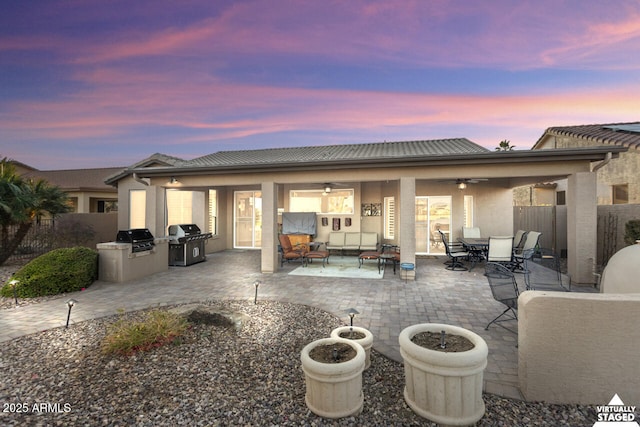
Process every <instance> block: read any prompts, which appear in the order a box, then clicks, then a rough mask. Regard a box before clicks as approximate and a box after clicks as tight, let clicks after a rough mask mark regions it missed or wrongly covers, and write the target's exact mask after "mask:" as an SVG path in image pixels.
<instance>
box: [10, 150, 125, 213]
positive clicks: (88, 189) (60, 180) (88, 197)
mask: <svg viewBox="0 0 640 427" xmlns="http://www.w3.org/2000/svg"><path fill="white" fill-rule="evenodd" d="M11 163H12V164H13V165H14V166H15V167H16V172H17V173H18V175H21V176H22V177H23V178H25V179H44V180H45V181H47V182H48V183H49V184H51V185H55V186H57V187H60V189H61V190H63V191H64V192H65V193H67V196H68V197H69V200H70V202H71V205H72V208H73V209H72V211H71V212H72V213H108V212H116V211H117V210H118V191H117V190H116V189H115V188H113V186H111V185H107V184H105V182H104V180H105V179H106V178H107V177H109V176H111V175H113V174H114V173H116V172H119V171H122V170H123V169H125V167H115V168H96V169H67V170H48V171H41V170H38V169H35V168H32V167H31V166H28V165H25V164H24V163H20V162H17V161H12V162H11Z"/></svg>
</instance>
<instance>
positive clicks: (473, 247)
mask: <svg viewBox="0 0 640 427" xmlns="http://www.w3.org/2000/svg"><path fill="white" fill-rule="evenodd" d="M458 242H460V243H461V244H462V246H464V248H465V249H466V251H467V252H469V261H470V262H471V267H470V268H469V271H471V270H473V268H474V267H475V266H476V264H477V263H479V262H481V261H482V260H484V259H485V258H486V254H487V252H488V251H489V238H488V237H459V238H458Z"/></svg>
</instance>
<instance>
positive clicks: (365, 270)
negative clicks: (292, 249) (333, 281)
mask: <svg viewBox="0 0 640 427" xmlns="http://www.w3.org/2000/svg"><path fill="white" fill-rule="evenodd" d="M289 275H291V276H310V277H340V278H347V279H382V277H383V276H384V267H381V268H380V273H378V262H377V261H376V260H365V261H364V264H363V265H362V267H361V268H358V257H347V256H345V257H341V256H331V257H330V258H329V264H325V265H324V267H323V266H322V260H319V259H316V260H313V262H312V263H310V264H308V265H307V266H306V267H298V268H296V269H295V270H293V271H292V272H290V273H289Z"/></svg>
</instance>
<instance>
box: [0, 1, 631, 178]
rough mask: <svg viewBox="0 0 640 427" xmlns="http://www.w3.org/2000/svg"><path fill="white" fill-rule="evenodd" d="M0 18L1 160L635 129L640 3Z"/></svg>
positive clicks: (152, 4)
mask: <svg viewBox="0 0 640 427" xmlns="http://www.w3.org/2000/svg"><path fill="white" fill-rule="evenodd" d="M1 11H2V12H1V13H0V156H1V157H5V156H7V157H10V158H12V159H15V160H18V161H21V162H23V163H26V164H28V165H31V166H34V167H36V168H39V169H43V170H46V169H67V168H84V167H111V166H125V165H129V164H132V163H134V162H136V161H139V160H142V159H143V158H146V157H148V156H149V155H151V154H153V153H155V152H160V153H165V154H169V155H174V156H177V157H181V158H185V159H191V158H194V157H197V156H201V155H204V154H209V153H213V152H216V151H220V150H235V149H253V148H267V147H287V146H299V145H325V144H345V143H363V142H379V141H385V140H386V141H400V140H413V139H437V138H456V137H466V138H469V139H470V140H472V141H474V142H477V143H479V144H481V145H484V146H486V147H488V148H491V149H493V148H494V147H496V146H497V145H498V143H499V142H500V141H501V140H503V139H508V140H510V141H511V144H512V145H515V146H516V147H517V148H530V147H531V146H532V145H533V144H534V143H535V142H536V140H537V139H538V138H539V137H540V136H541V135H542V133H543V132H544V130H545V129H546V128H547V127H550V126H562V125H579V124H589V123H611V122H626V121H636V120H639V119H640V115H639V114H638V111H639V107H640V70H639V69H640V2H638V0H628V1H625V0H612V1H607V2H605V1H600V0H566V1H557V0H536V1H521V0H520V1H519V0H513V1H505V0H478V1H467V0H459V1H449V0H431V1H426V0H416V1H407V0H403V1H393V0H382V1H360V0H349V1H344V0H343V1H328V0H323V1H295V0H286V1H285V0H273V1H266V0H265V1H238V0H234V1H213V0H181V1H164V0H136V1H131V0H110V1H103V0H95V1H90V0H67V1H55V0H42V1H35V0H33V1H11V2H3V4H2V8H1Z"/></svg>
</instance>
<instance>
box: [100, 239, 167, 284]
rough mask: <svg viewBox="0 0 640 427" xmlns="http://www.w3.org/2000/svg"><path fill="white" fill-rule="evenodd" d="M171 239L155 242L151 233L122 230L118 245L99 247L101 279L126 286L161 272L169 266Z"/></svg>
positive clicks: (108, 243) (117, 241)
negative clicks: (128, 282) (127, 282)
mask: <svg viewBox="0 0 640 427" xmlns="http://www.w3.org/2000/svg"><path fill="white" fill-rule="evenodd" d="M168 247H169V239H168V238H167V237H159V238H154V237H153V235H151V233H150V232H149V230H147V229H132V230H121V231H119V232H118V236H117V237H116V241H115V242H107V243H98V245H97V246H96V248H97V249H98V260H99V261H98V264H99V268H98V278H99V279H100V280H103V281H105V282H118V283H121V282H126V281H129V280H135V279H140V278H142V277H145V276H149V275H151V274H154V273H159V272H161V271H167V270H168V269H169V265H168V263H167V259H168V257H169V248H168Z"/></svg>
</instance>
